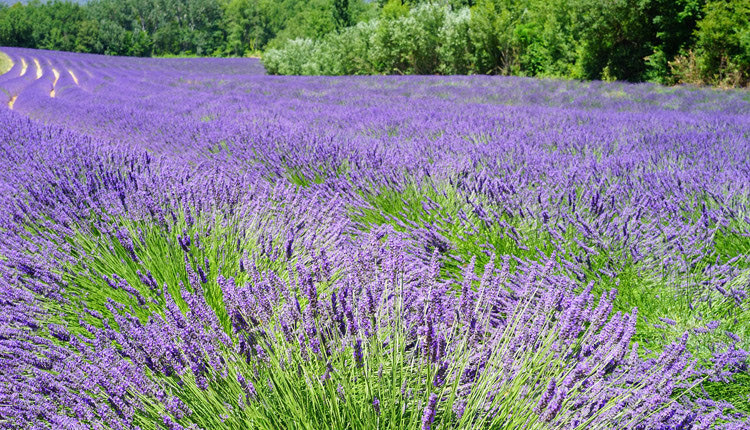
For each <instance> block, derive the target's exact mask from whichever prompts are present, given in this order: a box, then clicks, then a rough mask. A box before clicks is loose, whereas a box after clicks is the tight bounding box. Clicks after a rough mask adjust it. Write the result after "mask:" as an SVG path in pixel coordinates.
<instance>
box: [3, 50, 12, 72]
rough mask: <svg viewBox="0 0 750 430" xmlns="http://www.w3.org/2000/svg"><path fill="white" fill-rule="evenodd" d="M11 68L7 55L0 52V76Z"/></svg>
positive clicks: (10, 61)
mask: <svg viewBox="0 0 750 430" xmlns="http://www.w3.org/2000/svg"><path fill="white" fill-rule="evenodd" d="M12 67H13V60H11V59H10V57H9V56H8V54H6V53H4V52H2V51H0V75H2V74H5V73H7V72H8V71H9V70H10V69H11V68H12Z"/></svg>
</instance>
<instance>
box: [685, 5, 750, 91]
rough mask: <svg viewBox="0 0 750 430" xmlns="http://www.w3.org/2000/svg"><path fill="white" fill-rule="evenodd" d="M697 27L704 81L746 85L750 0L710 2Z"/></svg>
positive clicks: (749, 58) (749, 72) (749, 61)
mask: <svg viewBox="0 0 750 430" xmlns="http://www.w3.org/2000/svg"><path fill="white" fill-rule="evenodd" d="M704 13H705V16H704V18H703V19H702V20H701V21H700V22H699V23H698V29H697V30H696V38H697V41H696V46H695V48H696V56H697V67H698V69H699V73H700V76H701V78H702V80H703V81H704V82H707V83H713V84H726V85H732V86H745V85H747V84H748V82H749V81H750V3H748V2H747V1H744V0H728V1H726V0H722V1H716V0H715V1H710V2H708V3H707V4H706V6H705V9H704Z"/></svg>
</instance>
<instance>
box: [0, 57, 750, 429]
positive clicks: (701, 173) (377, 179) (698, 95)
mask: <svg viewBox="0 0 750 430" xmlns="http://www.w3.org/2000/svg"><path fill="white" fill-rule="evenodd" d="M3 52H5V53H6V54H7V55H8V56H9V58H11V60H12V61H13V66H12V67H11V69H10V70H9V71H8V72H7V73H5V74H3V75H0V89H2V90H3V92H2V94H0V95H1V96H2V97H7V100H5V106H7V109H6V108H0V122H2V124H3V127H0V150H1V153H2V156H0V191H1V192H0V207H1V208H2V209H1V210H0V291H1V292H2V295H1V296H0V309H1V311H0V360H1V362H0V366H2V371H1V372H0V427H2V428H55V429H56V428H70V429H79V428H101V429H105V428H122V429H129V428H141V429H162V428H167V429H179V428H204V429H213V428H309V429H318V428H339V429H354V428H384V429H388V428H393V429H396V428H398V429H401V428H419V429H448V428H460V429H477V428H498V429H503V428H529V429H537V428H538V429H547V428H560V429H588V428H602V429H604V428H634V429H635V428H640V429H678V428H684V429H688V428H691V429H692V428H695V429H698V428H726V429H740V428H745V427H746V426H747V418H746V416H745V414H746V413H750V408H748V406H747V400H748V396H749V395H750V388H748V386H747V381H748V379H747V374H748V373H747V372H748V368H747V366H748V352H747V350H748V347H750V345H748V342H747V336H748V334H749V333H747V327H748V322H749V321H750V318H749V317H748V315H750V312H749V310H748V304H749V303H748V297H747V286H748V279H749V278H748V276H750V272H748V270H749V269H750V260H749V259H748V255H750V230H749V226H750V214H748V210H747V202H748V192H750V185H748V184H749V181H750V158H749V157H750V156H749V155H748V154H750V151H748V146H749V145H748V135H750V121H749V120H748V116H747V115H746V114H747V112H748V111H749V110H750V104H749V103H748V101H747V100H746V97H745V96H746V95H745V94H744V93H742V92H716V91H713V90H688V89H681V88H674V89H665V88H661V87H655V86H648V85H622V84H602V83H587V84H581V83H573V82H566V81H548V80H528V79H522V78H499V77H455V78H444V77H418V76H410V77H349V78H324V77H316V78H301V77H300V78H291V77H271V76H265V75H263V74H262V68H261V67H260V65H259V64H258V63H257V62H255V61H254V60H245V59H189V60H185V59H130V58H116V57H99V56H88V55H80V54H70V53H57V52H45V51H32V50H24V49H5V48H3ZM24 65H25V68H24ZM53 95H54V96H53Z"/></svg>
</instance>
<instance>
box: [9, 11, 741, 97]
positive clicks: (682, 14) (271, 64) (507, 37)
mask: <svg viewBox="0 0 750 430" xmlns="http://www.w3.org/2000/svg"><path fill="white" fill-rule="evenodd" d="M0 46H22V47H29V48H41V49H55V50H65V51H78V52H91V53H101V54H110V55H133V56H155V55H156V56H162V55H201V56H242V55H249V54H259V53H261V52H263V60H264V64H265V65H266V68H267V69H268V71H269V72H270V73H279V74H374V73H385V74H413V73H422V74H513V75H523V76H548V77H565V78H575V79H604V80H614V79H617V80H626V81H632V82H641V81H651V82H659V83H665V84H674V83H695V84H711V85H723V86H747V85H748V84H749V83H750V2H748V1H747V0H608V1H606V2H603V1H600V0H442V1H434V0H433V1H426V0H422V1H420V0H379V1H368V0H91V1H89V2H87V3H85V4H76V3H71V2H69V1H61V0H55V1H51V2H45V3H42V2H40V1H38V0H34V1H32V2H30V3H27V4H15V5H13V6H7V7H2V6H0Z"/></svg>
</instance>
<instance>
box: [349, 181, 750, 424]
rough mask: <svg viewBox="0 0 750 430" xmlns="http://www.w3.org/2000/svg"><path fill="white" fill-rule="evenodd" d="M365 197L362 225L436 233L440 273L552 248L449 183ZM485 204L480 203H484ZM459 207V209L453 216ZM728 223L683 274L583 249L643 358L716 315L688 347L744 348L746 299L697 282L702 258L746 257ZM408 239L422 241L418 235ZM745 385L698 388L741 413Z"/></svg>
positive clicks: (574, 236) (588, 276)
mask: <svg viewBox="0 0 750 430" xmlns="http://www.w3.org/2000/svg"><path fill="white" fill-rule="evenodd" d="M364 198H365V199H366V200H367V201H368V202H369V203H370V204H371V205H372V207H371V208H370V209H367V210H365V211H363V212H362V213H361V214H359V215H356V216H355V219H356V220H357V221H358V222H360V223H361V224H362V228H365V229H366V228H367V226H374V225H380V224H390V225H392V226H393V227H394V229H396V230H397V231H401V232H405V233H407V234H412V235H414V232H416V231H420V230H423V231H424V230H426V229H432V230H433V231H435V232H437V233H438V236H439V237H437V236H433V237H432V238H431V239H428V241H427V242H428V243H430V244H431V248H430V249H428V250H427V251H428V252H431V250H432V249H434V248H435V247H439V248H440V249H441V251H442V252H443V254H444V255H445V256H446V257H448V258H447V260H446V263H445V267H444V269H445V275H446V276H451V277H455V276H457V275H458V274H459V273H460V267H461V265H462V264H465V262H466V261H468V259H469V258H471V256H476V257H477V265H476V267H477V269H479V268H481V267H483V266H484V263H486V262H487V261H489V255H490V254H492V253H495V255H496V256H497V257H502V256H503V255H512V256H515V257H518V258H522V259H530V260H539V259H540V258H545V257H548V256H550V255H551V253H552V250H553V249H554V246H553V243H552V242H553V238H552V237H551V236H550V235H549V234H548V233H546V232H544V231H543V230H542V229H541V228H540V227H541V226H538V225H535V224H534V223H533V222H531V221H528V220H525V219H521V218H519V217H513V216H510V215H507V216H506V215H503V216H502V217H501V218H500V220H501V222H503V223H505V227H500V226H499V223H498V222H495V223H493V224H488V223H485V222H482V221H481V219H479V217H478V216H477V214H476V213H475V211H473V210H472V205H470V204H469V203H467V199H466V198H465V197H463V196H462V195H461V193H460V192H459V191H458V190H457V189H456V188H455V187H454V186H452V185H449V184H435V183H433V182H428V183H426V184H409V185H406V186H405V187H403V189H402V190H400V191H398V192H397V191H393V190H383V191H382V192H379V193H366V194H364ZM487 207H488V206H487V205H484V208H485V209H486V208H487ZM459 213H462V214H463V215H461V216H459ZM690 215H691V216H692V215H695V214H690ZM733 227H734V229H724V230H719V231H718V232H717V233H716V234H715V235H714V239H713V242H712V244H711V250H710V251H711V252H709V254H708V255H707V256H706V257H705V258H704V260H703V261H701V262H700V263H699V264H697V265H695V266H694V267H693V268H692V270H691V271H690V272H688V273H679V274H678V273H669V272H665V271H664V270H659V269H655V268H654V267H652V266H650V265H647V264H643V263H634V262H633V261H632V258H629V257H627V254H626V252H625V251H624V250H617V249H610V250H600V249H597V251H598V254H593V255H589V261H590V263H589V265H588V267H587V268H585V269H584V276H585V277H584V279H583V280H581V283H586V282H589V281H594V282H595V291H598V292H599V293H600V294H601V293H603V292H605V291H609V290H610V289H612V288H617V290H618V297H617V300H616V301H615V303H614V310H615V311H622V312H628V311H630V310H631V309H632V308H633V307H637V308H638V313H639V318H638V323H637V329H636V335H635V337H634V340H635V341H638V342H639V344H640V345H641V353H642V354H643V355H645V356H653V357H656V356H658V354H659V353H660V352H661V350H662V348H663V347H664V346H665V345H668V344H669V343H670V342H672V341H673V340H674V339H676V338H679V337H680V336H681V335H682V333H684V332H685V331H689V332H694V331H695V329H699V330H700V329H702V328H704V327H705V326H706V324H707V323H709V322H711V321H714V320H716V321H720V325H719V327H718V328H716V329H715V330H714V333H712V334H708V335H704V336H692V338H691V341H690V343H689V345H688V346H689V348H690V350H691V352H692V353H693V354H694V355H695V356H696V358H698V359H699V360H701V361H705V360H708V359H710V358H711V354H712V350H713V345H714V343H715V342H728V341H729V338H728V337H727V336H726V335H724V332H725V331H729V332H732V333H734V334H736V335H738V336H740V338H742V339H743V340H744V342H743V344H741V345H738V346H739V347H741V348H744V349H750V340H749V339H750V303H748V302H747V300H745V302H744V303H743V304H738V303H736V302H735V301H734V300H732V299H729V298H727V297H725V296H723V295H722V294H720V293H719V292H718V291H717V290H715V289H712V290H706V288H702V287H700V285H701V283H702V282H704V281H706V280H707V278H706V276H705V274H704V270H705V269H706V268H707V267H708V266H709V264H712V263H714V264H715V263H716V262H717V261H718V262H720V263H726V262H728V261H730V259H732V258H735V257H738V256H739V257H741V256H743V255H750V238H748V237H745V236H742V235H739V234H737V233H736V231H742V229H743V228H746V227H747V226H744V225H742V226H733ZM510 228H512V229H513V231H514V232H516V233H517V236H516V238H512V236H510V235H509V229H510ZM415 239H417V240H421V241H422V242H423V243H424V242H425V239H424V237H415ZM563 239H564V243H562V244H559V243H558V245H562V248H564V250H565V252H567V253H568V254H569V255H584V256H585V255H586V253H584V252H582V249H581V247H580V246H579V243H580V241H582V240H583V238H582V237H581V236H580V235H579V234H578V233H577V232H575V231H572V230H569V231H568V232H566V234H564V235H563ZM429 240H432V242H430V241H429ZM586 245H588V246H592V245H591V244H586ZM540 251H541V252H540ZM613 261H619V262H620V263H619V266H617V271H616V272H617V273H616V276H614V277H610V276H606V275H603V274H602V273H600V269H601V268H603V267H606V266H607V265H608V264H612V262H613ZM735 266H736V267H738V268H741V269H748V267H747V266H748V264H747V262H746V261H743V260H742V259H739V260H737V261H736V262H735ZM745 273H746V275H741V276H740V277H738V278H736V279H735V280H734V281H733V283H734V284H736V285H735V286H737V287H741V286H742V285H743V283H747V282H748V281H749V280H750V272H745ZM732 286H733V284H730V285H727V286H725V288H726V289H729V288H731V287H732ZM699 298H700V299H699ZM664 321H670V323H666V322H664ZM671 321H674V325H671ZM748 384H750V382H748V378H743V377H738V378H737V379H736V380H734V381H732V382H724V383H721V382H706V383H705V385H704V388H705V389H706V391H707V392H708V393H709V394H710V395H711V396H712V397H713V398H714V399H717V400H719V399H721V400H726V401H729V402H730V403H732V404H733V405H734V406H735V408H736V409H737V410H738V411H743V412H747V411H748V408H749V407H750V406H748V398H747V395H746V394H748Z"/></svg>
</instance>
